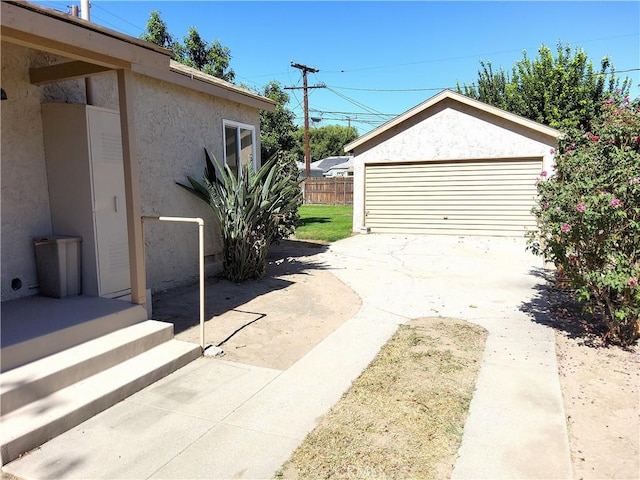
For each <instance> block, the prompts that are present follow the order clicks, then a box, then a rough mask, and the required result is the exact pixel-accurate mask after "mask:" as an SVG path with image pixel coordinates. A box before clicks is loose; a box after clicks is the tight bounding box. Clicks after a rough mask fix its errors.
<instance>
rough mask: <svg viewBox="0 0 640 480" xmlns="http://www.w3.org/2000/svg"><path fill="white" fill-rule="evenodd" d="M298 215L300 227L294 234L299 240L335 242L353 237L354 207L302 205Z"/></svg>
mask: <svg viewBox="0 0 640 480" xmlns="http://www.w3.org/2000/svg"><path fill="white" fill-rule="evenodd" d="M298 214H299V215H300V225H299V226H298V228H297V229H296V232H295V234H294V236H295V238H296V239H298V240H319V241H323V242H335V241H336V240H340V239H341V238H347V237H349V236H351V230H352V225H353V207H352V206H346V207H345V206H336V205H302V206H301V207H300V208H299V209H298Z"/></svg>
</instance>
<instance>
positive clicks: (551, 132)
mask: <svg viewBox="0 0 640 480" xmlns="http://www.w3.org/2000/svg"><path fill="white" fill-rule="evenodd" d="M447 98H449V99H452V100H454V101H457V102H460V103H462V104H466V105H469V106H471V107H473V108H477V109H479V110H482V111H484V112H487V113H489V114H491V115H495V116H496V117H500V118H503V119H505V120H508V121H511V122H513V123H516V124H518V125H521V126H524V127H526V128H529V129H531V130H534V131H537V132H539V133H542V134H543V135H547V136H549V137H552V138H555V139H556V140H557V139H559V138H561V136H562V133H561V132H560V131H559V130H556V129H555V128H551V127H548V126H546V125H542V124H541V123H538V122H534V121H533V120H529V119H528V118H524V117H521V116H520V115H516V114H514V113H511V112H507V111H506V110H502V109H500V108H498V107H494V106H492V105H489V104H487V103H484V102H481V101H479V100H475V99H473V98H469V97H467V96H465V95H462V94H459V93H456V92H454V91H452V90H443V91H442V92H440V93H438V94H437V95H434V96H433V97H431V98H429V99H427V100H426V101H424V102H422V103H420V104H419V105H416V106H415V107H413V108H411V109H409V110H407V111H406V112H405V113H403V114H400V115H399V116H397V117H395V118H393V119H391V120H389V121H388V122H386V123H384V124H383V125H381V126H380V127H378V128H376V129H375V130H372V131H370V132H369V133H367V134H365V135H363V136H362V137H360V138H357V139H355V140H354V141H353V142H351V143H348V144H347V145H345V146H344V151H345V152H352V151H353V150H355V149H356V148H358V147H360V146H362V145H364V144H365V143H367V142H369V141H371V140H373V139H374V138H375V137H377V136H378V135H381V134H382V133H384V132H386V131H388V130H390V129H392V128H393V127H395V126H397V125H400V124H402V123H403V122H405V121H406V120H408V119H409V118H411V117H413V116H415V115H417V114H419V113H422V112H423V111H425V110H427V109H429V108H431V107H432V106H434V105H436V104H437V103H440V102H441V101H443V100H445V99H447Z"/></svg>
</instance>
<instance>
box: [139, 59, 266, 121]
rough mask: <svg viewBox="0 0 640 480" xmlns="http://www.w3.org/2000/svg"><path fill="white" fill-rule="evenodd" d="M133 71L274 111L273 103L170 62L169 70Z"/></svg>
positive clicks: (220, 80) (145, 68) (240, 88)
mask: <svg viewBox="0 0 640 480" xmlns="http://www.w3.org/2000/svg"><path fill="white" fill-rule="evenodd" d="M132 68H133V71H134V72H136V73H140V74H142V75H145V76H148V77H151V78H155V79H157V80H163V81H166V82H169V83H173V84H176V85H180V86H183V87H186V88H189V89H191V90H196V91H198V92H202V93H206V94H209V95H213V96H215V97H218V98H224V99H226V100H230V101H232V102H237V103H240V104H243V105H248V106H251V107H254V108H257V109H260V110H268V111H270V112H273V111H274V110H275V108H276V107H275V105H276V104H275V102H274V101H273V100H271V99H269V98H266V97H263V96H261V95H258V94H256V93H253V92H250V91H249V90H246V89H244V88H242V87H238V86H237V85H234V84H232V83H229V82H225V81H224V80H222V79H220V78H217V77H214V76H213V75H207V74H206V73H203V72H201V71H200V70H197V69H195V68H192V67H188V66H187V65H183V64H181V63H178V62H176V61H174V60H171V62H170V65H169V69H165V70H158V69H154V68H148V67H146V66H144V65H134V66H133V67H132Z"/></svg>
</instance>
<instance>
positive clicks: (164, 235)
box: [92, 74, 260, 291]
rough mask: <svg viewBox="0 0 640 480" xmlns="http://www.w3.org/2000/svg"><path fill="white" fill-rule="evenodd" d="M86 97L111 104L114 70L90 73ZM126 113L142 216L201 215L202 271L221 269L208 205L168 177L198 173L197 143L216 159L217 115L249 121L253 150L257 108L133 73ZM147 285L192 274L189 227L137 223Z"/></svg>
mask: <svg viewBox="0 0 640 480" xmlns="http://www.w3.org/2000/svg"><path fill="white" fill-rule="evenodd" d="M92 81H93V82H94V91H95V92H96V93H95V98H94V103H95V104H96V105H98V106H102V107H105V108H112V109H115V110H117V109H118V102H117V87H116V78H115V74H106V75H100V76H98V77H94V78H93V79H92ZM134 98H135V104H134V115H135V122H136V133H137V138H136V140H137V150H138V155H137V159H138V166H139V169H140V170H139V171H140V195H141V203H142V215H145V216H160V215H163V216H178V217H183V216H190V217H202V218H203V219H204V220H205V257H206V273H207V274H208V275H212V274H215V273H218V272H220V271H221V268H222V244H221V242H220V238H219V228H218V225H217V223H216V221H215V219H214V216H213V213H212V212H211V209H210V208H209V207H208V206H207V205H205V204H204V203H203V202H202V201H201V200H200V199H198V198H196V197H194V196H193V195H191V194H190V193H189V192H187V191H185V190H184V189H182V188H181V187H179V186H178V185H176V182H181V183H186V179H187V175H190V176H192V177H194V178H196V179H201V178H202V175H203V173H204V166H205V156H204V148H206V149H207V150H208V151H209V153H210V154H212V155H214V156H215V157H216V159H218V161H220V162H222V160H223V153H224V152H223V146H224V143H223V120H233V121H235V122H239V123H244V124H249V125H254V126H255V127H256V151H257V152H260V143H259V142H260V138H259V126H260V112H259V110H257V109H254V108H249V107H247V106H245V105H241V104H239V103H236V102H232V101H229V100H226V99H221V98H217V97H213V96H211V95H207V94H205V93H200V92H197V91H194V90H190V89H187V88H184V87H181V86H179V85H175V84H171V83H167V82H164V81H162V80H157V79H154V78H150V77H147V76H145V75H141V74H134ZM145 249H146V259H147V286H148V288H151V289H152V290H154V291H156V290H161V289H165V288H170V287H172V286H175V285H179V284H183V283H185V282H188V281H190V280H194V281H195V279H196V278H197V273H198V256H197V254H198V238H197V226H196V225H189V224H172V223H167V222H163V223H158V222H147V223H145Z"/></svg>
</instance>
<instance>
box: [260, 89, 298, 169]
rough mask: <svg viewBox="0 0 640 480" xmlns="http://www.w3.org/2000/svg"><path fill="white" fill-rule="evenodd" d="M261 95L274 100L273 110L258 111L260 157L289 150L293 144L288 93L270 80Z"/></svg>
mask: <svg viewBox="0 0 640 480" xmlns="http://www.w3.org/2000/svg"><path fill="white" fill-rule="evenodd" d="M258 93H260V94H261V95H263V96H265V97H267V98H270V99H271V100H273V101H275V102H276V109H275V110H274V111H273V112H269V111H267V110H262V111H261V112H260V145H261V150H262V158H271V157H272V156H273V155H276V154H277V153H278V152H289V151H291V150H292V149H293V147H294V146H295V144H296V143H295V139H294V133H295V130H296V127H295V125H294V123H293V120H294V118H295V114H294V113H293V112H292V111H291V110H289V109H288V108H287V103H288V102H289V95H288V94H287V93H286V92H285V91H284V90H283V89H282V86H281V85H280V83H279V82H277V81H275V80H272V81H271V82H269V83H268V84H267V85H266V86H265V87H264V89H263V90H262V91H260V92H258Z"/></svg>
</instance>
